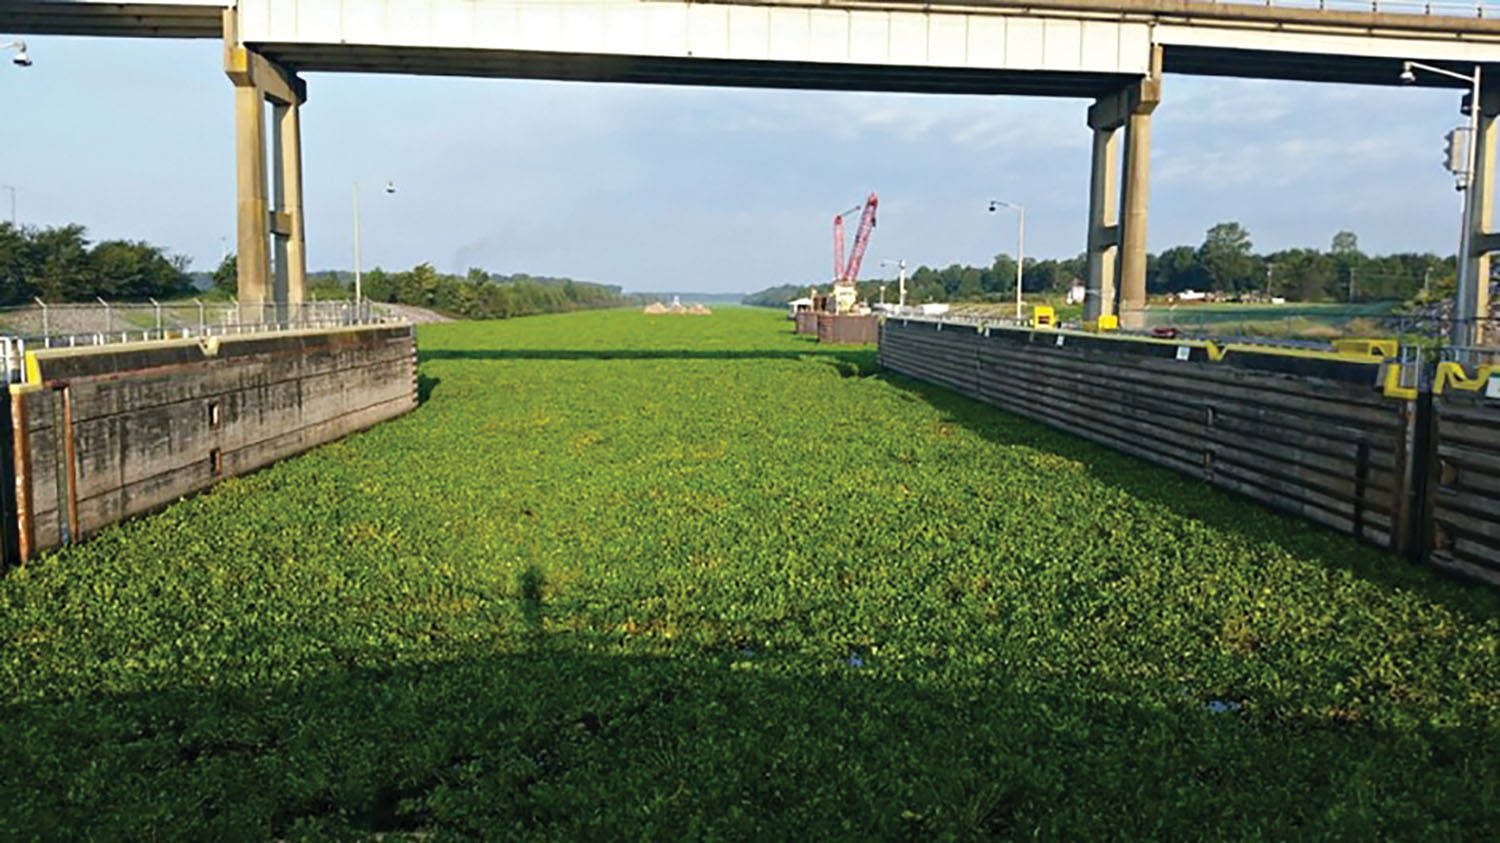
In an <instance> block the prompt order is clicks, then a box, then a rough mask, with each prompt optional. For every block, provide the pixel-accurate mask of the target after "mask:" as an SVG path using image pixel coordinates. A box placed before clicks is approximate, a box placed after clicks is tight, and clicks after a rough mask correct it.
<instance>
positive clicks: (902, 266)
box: [880, 258, 906, 311]
mask: <svg viewBox="0 0 1500 843" xmlns="http://www.w3.org/2000/svg"><path fill="white" fill-rule="evenodd" d="M880 265H881V266H894V267H896V277H897V278H898V279H899V283H900V285H901V286H900V291H899V293H898V295H900V297H901V298H900V300H899V301H898V303H897V305H896V306H897V307H899V308H901V310H902V311H905V310H906V258H900V259H898V260H891V259H886V260H883V261H881V262H880Z"/></svg>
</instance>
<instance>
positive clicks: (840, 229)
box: [833, 205, 859, 284]
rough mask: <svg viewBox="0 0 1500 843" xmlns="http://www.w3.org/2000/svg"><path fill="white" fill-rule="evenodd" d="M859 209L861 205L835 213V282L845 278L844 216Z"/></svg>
mask: <svg viewBox="0 0 1500 843" xmlns="http://www.w3.org/2000/svg"><path fill="white" fill-rule="evenodd" d="M858 210H859V206H858V205H855V206H854V207H852V208H850V209H848V210H847V211H842V212H840V213H837V214H834V215H833V283H835V284H837V283H839V282H840V281H842V280H844V217H847V216H849V215H850V214H852V213H854V212H855V211H858Z"/></svg>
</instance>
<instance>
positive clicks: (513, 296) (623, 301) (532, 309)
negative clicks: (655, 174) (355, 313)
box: [213, 255, 640, 319]
mask: <svg viewBox="0 0 1500 843" xmlns="http://www.w3.org/2000/svg"><path fill="white" fill-rule="evenodd" d="M237 269H238V268H237V265H236V262H235V256H234V255H230V256H229V257H227V258H225V259H224V261H223V263H221V264H219V267H218V268H217V269H215V270H214V272H213V286H214V288H215V289H217V290H219V291H221V292H222V293H224V294H225V295H229V296H233V295H234V294H235V289H236V285H237V283H238V281H237V279H238V273H237ZM360 288H361V289H360V294H361V295H362V296H364V298H366V299H367V300H369V301H373V302H380V303H384V304H409V305H415V306H417V307H426V308H432V309H434V310H439V311H442V312H443V313H446V314H448V315H450V316H459V317H464V318H468V319H509V318H511V317H514V316H531V315H534V314H539V313H564V312H567V311H570V310H586V309H591V308H600V307H624V306H628V305H634V304H638V303H639V299H640V297H638V296H629V295H626V294H625V293H624V292H623V291H622V290H621V288H619V287H617V286H613V285H606V284H597V283H594V282H591V281H575V280H574V279H572V278H551V277H547V276H533V275H526V274H524V273H518V274H514V275H500V274H496V273H491V272H486V271H484V270H483V269H479V268H477V267H476V268H472V269H470V270H469V271H468V273H467V274H465V275H461V276H460V275H449V274H446V273H441V272H438V271H437V270H436V269H434V268H433V266H432V264H430V263H420V264H417V265H416V266H414V267H412V268H411V269H410V270H407V271H405V272H387V271H386V270H385V269H382V268H380V267H376V268H375V269H372V270H370V271H369V272H366V273H364V274H363V276H361V278H360ZM306 294H307V297H308V299H347V298H352V297H353V295H354V273H352V272H346V271H344V270H325V271H322V272H309V273H308V274H307V290H306Z"/></svg>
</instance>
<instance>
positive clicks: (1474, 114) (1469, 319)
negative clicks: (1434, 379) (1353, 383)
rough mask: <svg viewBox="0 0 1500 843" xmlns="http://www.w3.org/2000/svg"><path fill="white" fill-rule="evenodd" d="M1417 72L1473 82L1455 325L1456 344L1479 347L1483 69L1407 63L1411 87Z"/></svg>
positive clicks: (1404, 71)
mask: <svg viewBox="0 0 1500 843" xmlns="http://www.w3.org/2000/svg"><path fill="white" fill-rule="evenodd" d="M1416 70H1422V71H1425V72H1427V73H1435V74H1437V75H1439V76H1447V77H1449V78H1451V79H1458V80H1461V81H1464V82H1468V83H1469V136H1468V142H1467V143H1466V144H1465V145H1466V147H1467V149H1465V150H1464V166H1463V171H1462V172H1461V173H1455V175H1457V176H1459V188H1458V189H1459V190H1461V191H1463V226H1462V228H1460V229H1459V232H1458V302H1457V305H1458V306H1457V308H1456V309H1455V316H1456V318H1457V322H1456V324H1455V325H1454V326H1453V344H1454V345H1457V346H1467V345H1474V344H1476V342H1477V340H1478V339H1479V338H1480V337H1479V334H1480V332H1479V325H1478V319H1479V317H1482V316H1485V315H1487V314H1483V313H1475V312H1472V309H1473V305H1474V302H1475V301H1476V300H1477V298H1478V297H1477V296H1476V295H1475V293H1476V292H1477V286H1476V285H1478V284H1488V283H1489V279H1488V278H1475V277H1474V276H1475V275H1476V274H1477V273H1476V272H1475V270H1476V269H1477V267H1475V266H1474V258H1473V255H1472V254H1471V252H1472V248H1471V247H1470V243H1469V238H1470V235H1471V230H1472V229H1473V227H1474V212H1475V207H1474V179H1475V176H1476V175H1477V174H1476V173H1475V172H1474V169H1475V166H1474V165H1475V163H1476V158H1477V155H1478V146H1479V109H1480V105H1479V81H1480V68H1479V65H1477V64H1476V65H1474V72H1473V73H1472V74H1464V73H1457V72H1455V71H1452V70H1448V69H1447V68H1443V67H1435V66H1433V65H1430V64H1423V63H1422V62H1418V61H1406V62H1402V63H1401V77H1400V78H1401V81H1402V82H1404V83H1406V84H1408V85H1410V84H1411V83H1413V82H1415V81H1417V74H1416V73H1415V72H1414V71H1416ZM1350 275H1351V277H1350V285H1349V286H1350V298H1351V300H1352V299H1353V287H1354V283H1353V281H1354V279H1353V277H1352V276H1353V272H1352V271H1351V273H1350Z"/></svg>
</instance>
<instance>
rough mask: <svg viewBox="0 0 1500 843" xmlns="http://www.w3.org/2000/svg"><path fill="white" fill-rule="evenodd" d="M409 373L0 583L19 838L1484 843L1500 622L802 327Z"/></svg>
mask: <svg viewBox="0 0 1500 843" xmlns="http://www.w3.org/2000/svg"><path fill="white" fill-rule="evenodd" d="M421 341H422V347H423V351H422V354H423V362H422V375H423V387H422V388H423V393H424V397H425V402H424V403H423V404H422V406H421V407H420V408H419V409H418V410H417V411H416V412H415V413H413V414H411V415H409V416H407V417H404V418H402V419H400V420H397V421H394V422H392V423H388V424H385V425H382V426H380V427H378V428H375V429H373V430H370V431H368V432H365V433H362V434H359V435H356V436H353V437H350V438H348V439H346V440H343V441H341V442H338V443H335V444H332V445H329V446H326V447H323V448H320V449H318V450H316V451H314V452H312V453H310V454H307V455H304V456H302V457H299V458H296V459H293V460H290V461H287V462H284V463H282V464H279V465H277V466H274V467H272V468H270V469H267V470H265V471H262V472H260V473H257V474H255V475H252V476H249V477H244V478H237V479H232V480H229V481H227V482H225V483H223V484H222V485H221V486H220V487H219V488H218V489H217V490H216V491H214V492H213V493H211V494H207V495H203V496H200V497H197V498H194V499H192V500H189V501H186V502H183V503H180V504H178V505H175V506H173V507H172V508H170V509H169V510H167V511H166V512H164V513H162V514H160V515H157V516H155V517H151V518H146V519H142V520H139V521H136V522H134V523H131V524H128V525H126V526H124V527H122V528H118V529H112V530H109V531H106V532H105V533H104V534H103V535H100V536H99V537H97V538H96V539H94V540H92V541H90V542H89V543H87V544H85V545H83V546H80V547H77V548H74V549H71V550H67V551H65V552H62V553H58V554H55V555H51V556H49V557H47V558H44V559H41V560H37V561H35V562H34V563H33V564H32V565H31V566H29V567H28V568H27V569H25V570H22V571H16V572H12V573H11V574H10V575H9V576H7V577H6V578H5V579H4V580H3V581H0V642H3V644H0V689H3V690H0V693H3V698H4V701H5V710H4V712H3V718H0V770H4V771H5V772H4V775H3V776H0V836H6V837H32V836H39V837H48V838H68V839H77V838H81V837H84V836H88V835H91V836H94V837H102V838H121V839H148V838H159V837H166V838H192V839H219V838H264V837H285V838H298V837H302V836H304V835H310V834H317V835H320V836H321V835H329V834H354V835H361V834H365V833H370V832H376V831H394V832H401V831H436V832H438V833H439V834H440V835H447V834H452V835H463V836H467V835H478V836H495V837H502V838H504V837H512V836H517V835H523V834H526V835H537V836H547V837H555V838H559V839H579V838H595V839H598V838H631V839H635V838H642V837H648V838H668V839H697V838H713V837H717V838H739V839H743V838H762V839H827V838H846V839H847V838H872V837H878V838H889V837H900V836H916V837H924V838H925V837H935V836H943V835H953V836H957V837H960V838H969V837H976V836H981V835H986V834H999V835H1012V836H1016V837H1022V836H1024V837H1028V838H1029V837H1033V836H1036V837H1042V838H1053V839H1055V838H1070V839H1099V838H1105V837H1122V838H1142V837H1176V838H1194V839H1201V838H1204V837H1210V838H1219V837H1258V836H1272V837H1308V838H1322V837H1347V838H1351V839H1371V838H1375V837H1380V836H1404V837H1417V836H1424V837H1469V838H1476V837H1484V836H1488V835H1489V834H1490V833H1491V832H1492V831H1493V828H1494V820H1495V818H1496V810H1497V809H1496V807H1495V806H1496V805H1497V804H1500V802H1497V789H1500V753H1497V752H1496V750H1497V748H1500V747H1497V746H1496V743H1497V742H1496V735H1497V729H1500V716H1497V711H1500V660H1497V654H1496V649H1497V643H1500V596H1497V595H1495V594H1493V593H1491V592H1488V591H1485V590H1481V589H1477V588H1469V587H1464V586H1461V585H1458V584H1454V583H1450V582H1445V581H1441V580H1439V579H1437V578H1435V577H1433V576H1430V575H1429V574H1428V573H1426V572H1425V571H1422V570H1418V569H1414V568H1411V567H1409V566H1408V565H1407V564H1406V563H1404V562H1403V561H1401V560H1399V559H1396V558H1393V557H1391V556H1389V555H1386V554H1383V553H1381V552H1378V551H1376V550H1373V549H1370V548H1366V547H1362V546H1359V545H1357V544H1355V543H1353V542H1352V541H1349V540H1346V539H1343V538H1340V537H1338V536H1335V535H1333V534H1330V533H1328V532H1325V531H1323V530H1320V529H1318V528H1315V527H1312V526H1308V525H1305V524H1303V523H1300V522H1298V521H1296V520H1294V519H1291V518H1285V517H1281V516H1277V515H1273V514H1269V513H1267V512H1264V511H1262V510H1259V509H1256V508H1254V507H1252V506H1248V505H1246V504H1244V503H1241V502H1239V501H1237V500H1235V499H1232V498H1229V497H1226V496H1224V495H1220V494H1217V493H1214V492H1212V491H1209V490H1207V489H1205V488H1204V487H1202V486H1201V485H1199V484H1197V483H1194V482H1192V481H1189V480H1186V479H1183V478H1181V477H1178V476H1176V475H1173V474H1171V473H1168V472H1165V471H1160V470H1157V469H1154V468H1150V467H1147V466H1144V465H1142V464H1140V463H1138V462H1135V461H1132V460H1130V459H1127V458H1124V457H1121V456H1118V455H1115V454H1113V453H1110V452H1108V451H1105V450H1102V449H1100V448H1096V447H1093V446H1091V445H1088V444H1085V443H1082V442H1080V441H1077V440H1074V439H1072V438H1069V437H1067V436H1064V435H1061V434H1057V433H1053V432H1050V431H1048V430H1045V429H1043V428H1040V427H1037V426H1036V425H1033V424H1030V423H1027V422H1023V421H1019V420H1016V419H1014V418H1010V417H1007V416H1005V415H1003V414H1000V413H998V412H996V411H993V410H991V409H988V408H985V407H982V406H979V405H976V404H974V403H971V402H969V401H967V400H963V399H959V398H956V397H954V396H952V395H950V394H947V393H945V392H943V391H941V390H938V389H934V388H929V387H926V386H923V385H919V384H916V383H913V382H911V381H908V380H905V379H902V378H899V377H894V376H891V377H888V376H884V375H875V374H874V371H875V366H874V362H873V352H872V351H870V350H830V349H828V348H826V347H823V348H820V347H818V346H816V345H814V344H810V343H808V342H807V341H805V340H804V339H803V338H800V337H793V336H791V335H790V334H789V333H788V323H786V322H785V321H784V320H783V319H782V318H781V315H780V314H779V313H776V312H774V311H770V312H767V311H758V310H738V309H736V310H732V311H726V312H723V313H720V314H715V315H714V316H712V317H705V318H666V317H661V318H654V319H653V318H647V317H643V316H641V315H640V314H639V313H637V312H632V311H612V312H595V313H587V314H575V315H569V316H553V317H536V318H532V319H524V320H513V321H508V322H498V323H452V324H444V325H434V326H424V328H423V330H422V333H421Z"/></svg>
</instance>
